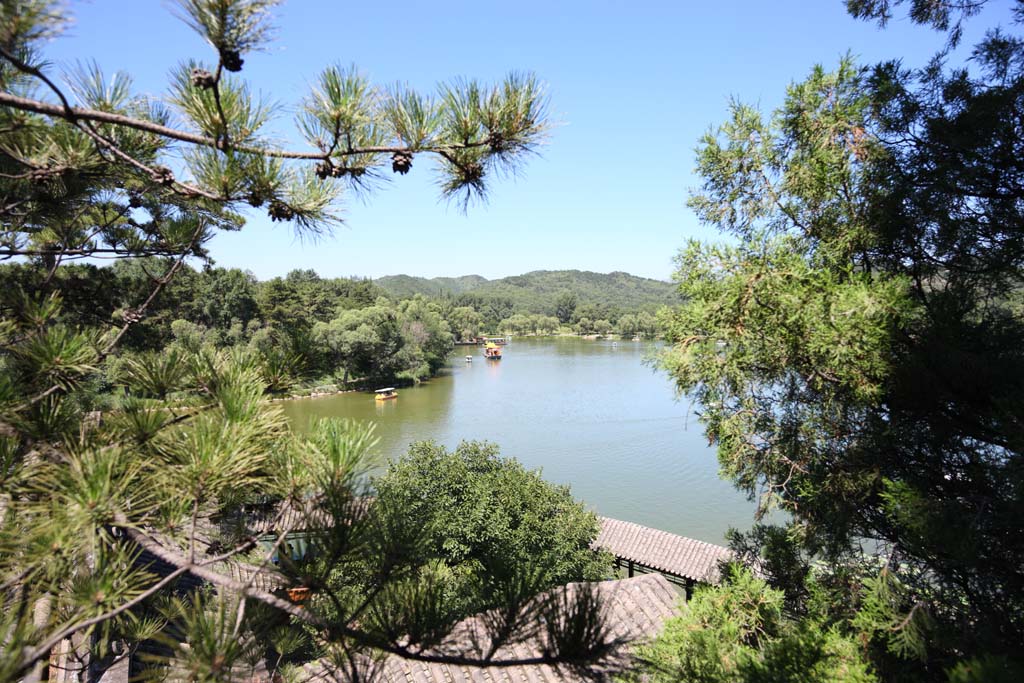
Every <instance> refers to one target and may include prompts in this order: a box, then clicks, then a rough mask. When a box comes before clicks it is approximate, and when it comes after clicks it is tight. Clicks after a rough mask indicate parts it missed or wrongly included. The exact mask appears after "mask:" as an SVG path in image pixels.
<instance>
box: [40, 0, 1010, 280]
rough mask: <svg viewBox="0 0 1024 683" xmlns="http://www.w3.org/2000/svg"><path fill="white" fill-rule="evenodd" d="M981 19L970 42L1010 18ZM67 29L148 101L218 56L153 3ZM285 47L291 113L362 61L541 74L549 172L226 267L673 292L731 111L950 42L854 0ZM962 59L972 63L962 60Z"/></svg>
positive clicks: (452, 5) (388, 211)
mask: <svg viewBox="0 0 1024 683" xmlns="http://www.w3.org/2000/svg"><path fill="white" fill-rule="evenodd" d="M994 5H996V6H995V7H993V8H991V9H989V10H987V11H986V12H985V13H984V14H983V15H982V16H981V17H978V18H975V19H974V20H973V21H972V22H971V23H970V24H969V25H968V31H967V32H966V34H965V38H964V45H965V46H969V45H971V44H972V43H973V42H974V40H975V39H976V38H977V37H978V36H979V33H980V32H981V31H982V30H983V29H984V28H985V27H987V26H992V25H995V24H996V23H998V22H999V21H1003V23H1006V17H1005V16H1004V15H1006V14H1007V12H1006V8H1005V6H1004V5H1009V3H1008V2H999V0H997V1H996V2H995V3H994ZM69 7H70V10H71V13H72V14H73V15H74V17H75V23H74V24H73V25H72V27H71V28H70V30H69V32H68V33H67V34H66V35H64V36H62V37H60V38H59V39H57V40H56V41H54V42H53V43H52V44H50V45H49V46H48V48H47V53H46V54H47V57H48V58H49V59H50V60H52V61H53V62H54V63H55V65H56V66H57V67H60V66H63V65H72V64H74V62H75V61H76V60H82V59H95V60H96V61H97V62H98V63H99V65H100V66H101V67H102V68H103V69H104V71H114V70H124V71H127V72H129V73H131V74H132V75H133V76H134V78H135V83H136V86H137V89H138V90H139V91H140V92H144V93H148V94H151V95H160V94H162V93H163V92H164V91H165V85H166V83H167V74H168V72H169V71H170V69H171V68H172V67H173V66H174V65H176V64H177V63H179V62H180V61H182V60H186V59H189V58H199V59H203V60H206V61H213V59H214V56H213V54H212V51H211V50H210V48H209V47H208V46H207V45H206V44H205V43H204V42H203V41H202V40H201V39H200V38H199V37H198V36H196V35H195V34H194V33H192V31H191V30H190V29H189V28H188V27H187V26H186V25H185V24H184V23H182V22H181V21H179V20H177V19H175V18H174V16H173V14H172V11H171V8H170V6H169V4H168V3H163V2H160V1H159V0H93V1H92V2H70V3H69ZM276 14H277V25H278V27H279V32H278V39H277V40H276V41H275V42H274V43H273V44H272V45H271V46H270V49H269V50H268V51H267V52H265V53H261V54H252V55H247V56H246V61H245V68H244V70H243V72H242V75H243V76H245V77H246V78H247V79H249V81H250V82H251V83H252V84H253V86H254V87H255V88H256V89H257V90H260V91H262V92H264V93H266V94H268V95H270V96H271V97H272V98H273V99H274V100H276V101H278V102H280V103H281V104H282V105H284V109H283V112H282V117H283V121H282V123H281V126H280V130H281V131H283V133H284V134H287V135H288V137H289V138H290V139H288V140H285V142H286V143H288V144H289V146H292V147H297V146H301V141H300V140H299V139H298V136H294V135H291V134H290V133H289V132H288V131H290V130H291V126H290V123H289V120H288V116H287V112H288V111H289V107H290V106H291V105H293V104H294V103H296V102H297V101H298V100H299V98H301V97H302V95H303V94H304V93H305V92H306V90H307V85H308V84H309V83H310V82H311V81H312V80H313V79H314V78H315V77H316V75H317V73H318V71H319V70H320V69H321V68H322V67H324V66H326V65H328V64H331V63H339V64H343V65H348V64H355V65H357V66H358V67H359V68H360V70H361V71H363V72H364V73H365V74H366V75H367V76H369V77H370V78H371V79H373V80H374V81H375V82H377V83H380V84H389V83H392V82H395V81H405V82H408V83H409V84H411V85H412V86H414V87H417V88H420V89H423V90H431V89H433V87H434V85H435V84H436V83H437V82H439V81H442V80H447V79H449V78H453V77H457V76H466V77H472V78H479V79H481V80H483V81H493V80H497V79H500V78H501V77H502V76H503V75H504V74H505V73H506V72H507V71H509V70H532V71H534V72H536V73H537V75H538V76H539V77H540V78H541V79H542V80H543V81H545V82H546V83H547V86H548V89H549V92H550V96H551V108H552V112H553V113H554V118H555V120H556V121H558V122H559V123H560V125H559V126H558V127H557V128H556V129H555V130H554V131H553V132H552V135H551V139H550V141H549V144H548V145H547V146H546V147H545V148H544V150H543V153H542V156H541V157H539V158H535V159H533V160H531V161H530V162H529V164H528V165H527V167H526V172H525V174H524V175H523V177H521V178H517V179H511V180H501V181H495V182H494V183H493V185H492V192H491V198H490V201H489V203H488V204H486V205H484V206H477V207H475V208H472V209H470V211H469V213H468V214H467V215H463V214H461V213H460V212H459V211H458V210H457V208H456V207H455V206H448V205H446V204H445V203H443V202H441V201H440V200H439V199H438V196H439V195H438V192H437V189H436V187H435V186H434V175H433V173H432V172H431V164H430V163H429V162H428V160H427V159H418V160H417V162H416V163H415V165H414V168H413V171H412V172H411V173H410V174H409V175H407V176H405V177H399V178H397V180H396V181H395V182H393V183H391V184H390V185H388V186H387V187H385V188H384V189H383V190H382V191H379V192H377V193H376V194H374V195H373V196H372V197H371V198H370V200H369V201H368V202H365V203H363V202H361V201H360V200H359V199H356V198H349V199H348V200H347V201H346V203H345V211H344V213H345V217H346V225H345V226H343V227H341V228H340V229H338V230H337V231H336V232H335V234H334V235H333V236H332V237H328V238H325V239H322V240H320V241H318V242H316V243H308V242H307V243H303V242H300V241H298V240H296V239H295V237H294V235H293V233H292V232H291V231H290V230H289V229H288V228H287V227H282V225H281V224H271V223H270V221H269V219H267V218H266V216H265V214H262V213H253V214H252V215H251V216H250V220H249V223H248V224H247V226H246V227H245V228H244V229H243V230H242V231H241V232H239V233H228V234H222V235H219V236H217V237H216V238H214V240H213V241H212V242H211V245H210V249H211V252H212V255H213V257H214V259H215V260H216V262H217V264H218V265H221V266H226V267H238V268H243V269H248V270H251V271H252V272H253V273H255V274H256V275H257V276H258V277H259V278H261V279H265V278H269V277H274V276H277V275H283V274H285V273H287V272H288V271H289V270H291V269H293V268H313V269H315V270H316V271H318V272H319V273H320V274H321V275H323V276H328V277H335V276H348V275H359V276H371V277H379V276H382V275H388V274H396V273H407V274H411V275H422V276H427V277H433V276H439V275H463V274H469V273H476V274H480V275H483V276H484V277H488V278H495V277H503V276H506V275H516V274H520V273H524V272H527V271H530V270H538V269H561V268H577V269H581V270H594V271H599V272H609V271H613V270H622V271H626V272H630V273H634V274H637V275H643V276H647V277H654V278H659V279H668V278H669V276H670V274H671V271H672V257H673V256H674V254H675V253H676V251H677V250H678V248H679V247H680V246H681V245H682V244H683V241H684V240H685V239H686V238H688V237H698V238H700V239H709V240H711V239H716V238H717V237H718V236H717V234H716V232H715V231H714V229H713V228H710V227H708V226H702V225H701V224H699V223H698V222H697V220H696V218H695V217H694V216H693V214H692V212H690V211H689V209H687V208H686V198H687V193H688V190H689V189H690V188H693V187H695V186H697V185H698V184H699V179H698V178H697V177H696V176H694V174H693V172H692V170H693V166H694V151H693V150H694V147H695V145H696V143H697V141H698V138H699V137H700V136H701V135H702V134H703V133H704V132H705V131H706V130H707V129H708V128H709V126H712V125H714V124H717V123H719V122H721V121H723V120H724V119H725V117H726V115H727V107H728V101H729V98H730V97H733V96H735V97H736V98H738V99H741V100H743V101H745V102H749V103H755V104H759V105H760V106H761V107H762V108H763V109H765V110H768V109H771V108H772V107H774V106H776V105H778V104H779V102H780V101H781V98H782V96H783V94H784V90H785V86H786V85H787V84H788V83H790V82H791V81H793V80H797V79H800V78H802V77H803V76H804V75H805V74H806V73H807V72H808V71H809V69H810V68H811V66H812V65H813V64H815V63H822V64H825V65H834V64H835V63H836V62H837V61H838V59H839V58H840V56H841V55H843V54H844V53H846V52H847V51H850V52H852V53H853V54H854V55H856V56H857V57H858V59H859V60H860V61H861V62H863V63H872V62H875V61H879V60H882V59H890V58H901V59H903V60H904V63H905V64H906V65H907V66H915V65H920V64H922V63H924V62H925V61H926V60H927V59H928V58H929V57H930V56H931V55H932V54H933V53H934V52H935V51H936V50H937V49H938V48H940V47H941V46H942V44H943V40H944V37H943V36H942V35H941V34H937V33H935V32H933V31H931V30H928V29H926V28H922V27H918V26H914V25H912V24H910V22H909V21H908V20H906V19H905V18H903V17H897V18H896V19H895V20H894V21H893V22H892V23H891V24H890V25H889V27H888V28H887V29H885V30H881V29H878V28H877V27H876V26H875V25H873V24H868V23H864V22H858V21H854V20H853V19H851V18H850V17H849V16H848V15H847V14H846V13H845V10H844V2H843V1H842V0H803V1H797V0H773V1H768V2H765V1H755V0H733V1H731V2H728V1H726V2H683V1H680V2H643V1H640V0H637V1H635V2H606V1H600V0H592V1H589V2H587V1H584V0H579V1H571V2H570V1H562V0H548V1H547V2H533V1H531V0H523V1H520V2H516V3H510V2H481V1H480V0H477V1H476V2H463V1H461V0H449V1H448V2H412V1H410V2H386V1H383V0H379V1H377V2H357V3H351V2H339V1H337V0H291V1H290V2H285V3H283V4H282V5H281V6H280V7H279V9H278V11H277V13H276ZM962 52H963V50H961V53H962Z"/></svg>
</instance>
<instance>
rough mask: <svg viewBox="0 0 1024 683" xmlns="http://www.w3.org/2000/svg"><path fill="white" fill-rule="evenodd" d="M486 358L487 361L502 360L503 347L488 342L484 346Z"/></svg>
mask: <svg viewBox="0 0 1024 683" xmlns="http://www.w3.org/2000/svg"><path fill="white" fill-rule="evenodd" d="M484 358H486V359H487V360H501V347H500V346H498V345H497V344H495V343H494V342H487V344H486V345H484Z"/></svg>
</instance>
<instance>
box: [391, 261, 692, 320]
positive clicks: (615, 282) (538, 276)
mask: <svg viewBox="0 0 1024 683" xmlns="http://www.w3.org/2000/svg"><path fill="white" fill-rule="evenodd" d="M373 282H374V284H376V285H378V286H379V287H381V288H382V289H384V290H385V291H386V292H388V293H390V294H393V295H394V296H397V297H401V298H405V297H410V296H413V295H414V294H423V295H424V296H428V297H439V298H451V299H454V300H455V301H456V302H459V303H460V305H466V304H468V305H472V306H473V307H474V308H476V309H477V310H485V309H487V308H488V307H491V306H496V305H502V302H507V303H508V304H511V305H512V307H513V310H514V312H516V313H527V314H529V313H537V314H542V315H557V311H558V299H559V297H560V296H562V295H563V294H564V293H565V292H572V293H574V294H575V295H576V298H577V305H578V306H580V307H583V308H584V309H592V310H593V311H594V312H593V314H590V315H585V316H583V317H590V318H594V319H600V318H606V319H609V320H612V321H615V320H617V319H618V316H619V315H620V314H622V313H624V312H631V313H636V312H639V311H647V312H649V313H653V312H654V311H656V310H657V309H658V308H661V307H662V306H669V305H674V304H678V303H679V302H680V301H679V293H678V291H677V290H676V288H675V287H674V286H673V285H672V283H670V282H662V281H660V280H652V279H649V278H642V277H637V276H635V275H630V274H629V273H621V272H615V273H592V272H589V271H583V270H535V271H533V272H530V273H526V274H524V275H516V276H512V277H505V278H501V279H498V280H487V279H485V278H482V277H480V276H479V275H465V276H463V277H458V278H449V277H437V278H430V279H427V278H419V277H410V276H408V275H389V276H387V277H381V278H376V279H375V280H374V281H373ZM492 302H493V303H492Z"/></svg>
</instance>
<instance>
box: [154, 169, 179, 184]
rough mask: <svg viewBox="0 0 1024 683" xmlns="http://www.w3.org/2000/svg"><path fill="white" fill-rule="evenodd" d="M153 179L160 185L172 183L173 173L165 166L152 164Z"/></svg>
mask: <svg viewBox="0 0 1024 683" xmlns="http://www.w3.org/2000/svg"><path fill="white" fill-rule="evenodd" d="M153 180H154V181H155V182H158V183H160V184H161V185H171V184H172V183H174V173H172V172H171V169H169V168H167V167H166V166H154V167H153Z"/></svg>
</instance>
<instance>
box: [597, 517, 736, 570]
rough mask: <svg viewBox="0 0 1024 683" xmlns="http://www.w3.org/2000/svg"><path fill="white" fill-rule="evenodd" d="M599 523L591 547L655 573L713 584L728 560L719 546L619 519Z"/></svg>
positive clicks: (606, 519) (725, 549)
mask: <svg viewBox="0 0 1024 683" xmlns="http://www.w3.org/2000/svg"><path fill="white" fill-rule="evenodd" d="M599 519H600V521H601V531H600V532H599V533H598V534H597V539H596V540H595V541H594V546H595V547H599V548H604V549H605V550H607V551H608V552H610V553H612V554H613V555H615V556H616V557H618V558H620V559H623V560H632V561H633V562H635V563H637V564H639V565H643V566H644V567H649V568H651V569H655V570H657V571H659V572H664V573H666V574H673V575H675V576H681V577H683V578H687V579H693V580H694V581H702V582H706V583H717V582H718V580H719V576H718V563H719V562H721V561H722V560H727V559H729V557H730V553H729V549H728V548H724V547H722V546H720V545H715V544H713V543H705V542H704V541H697V540H695V539H692V538H686V537H685V536H678V535H676V534H672V533H669V532H667V531H661V530H660V529H652V528H650V527H646V526H642V525H640V524H634V523H633V522H624V521H622V520H620V519H609V518H608V517H600V518H599Z"/></svg>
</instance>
